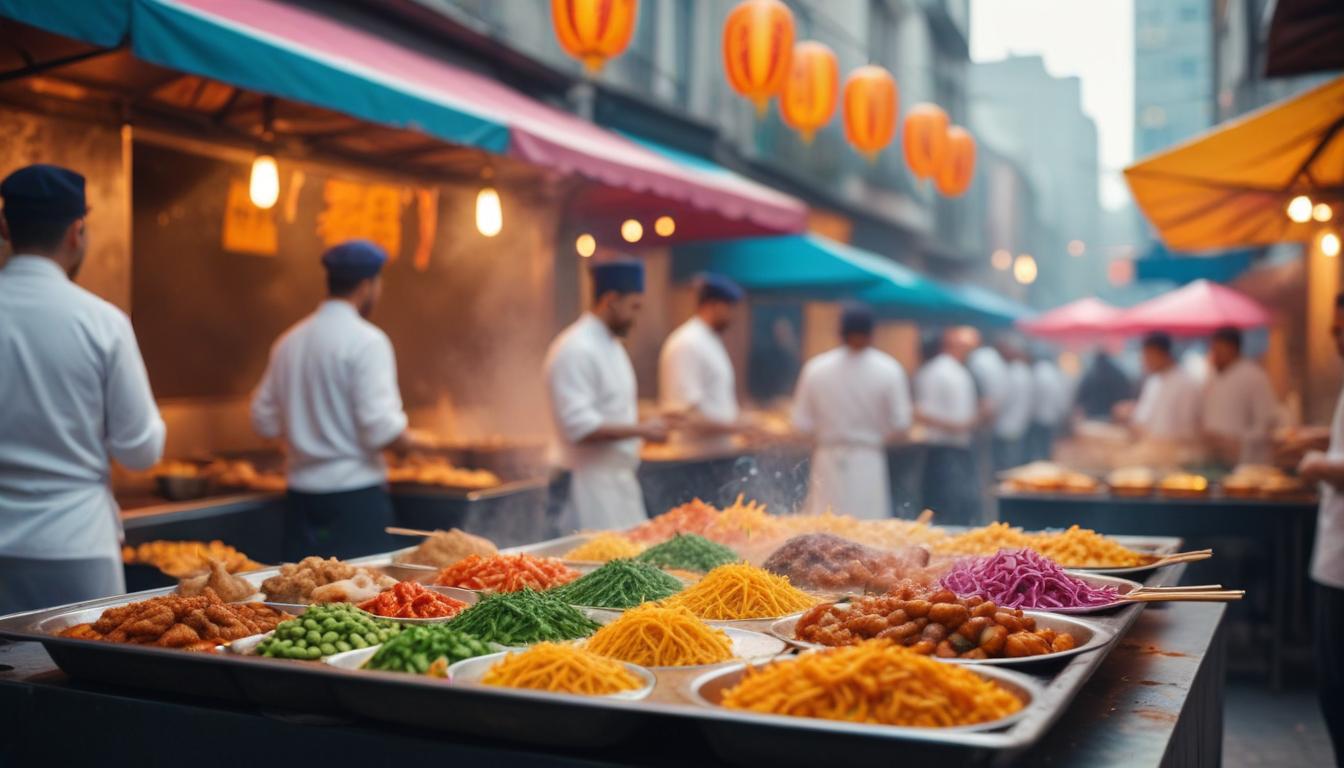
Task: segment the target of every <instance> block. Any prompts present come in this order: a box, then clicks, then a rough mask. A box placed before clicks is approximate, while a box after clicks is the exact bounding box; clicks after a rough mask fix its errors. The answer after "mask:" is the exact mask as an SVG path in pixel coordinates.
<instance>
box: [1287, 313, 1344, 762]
mask: <svg viewBox="0 0 1344 768" xmlns="http://www.w3.org/2000/svg"><path fill="white" fill-rule="evenodd" d="M1331 333H1332V335H1333V336H1334V339H1335V351H1336V352H1338V353H1339V355H1340V356H1341V357H1344V294H1340V295H1339V296H1337V297H1336V298H1335V314H1334V320H1333V325H1332V326H1331ZM1297 472H1298V475H1299V476H1300V477H1301V478H1302V479H1303V480H1304V481H1306V482H1316V483H1320V489H1321V502H1320V510H1319V511H1318V513H1317V518H1316V543H1315V547H1314V551H1313V552H1312V555H1311V578H1312V580H1313V581H1315V582H1316V620H1315V621H1314V622H1313V632H1314V634H1315V641H1316V642H1315V646H1316V653H1315V656H1316V665H1315V672H1316V677H1317V681H1318V683H1317V685H1318V691H1319V695H1320V703H1321V714H1322V715H1324V716H1325V725H1326V729H1327V730H1329V732H1330V741H1331V742H1333V743H1334V747H1335V752H1336V754H1341V753H1344V656H1341V655H1340V653H1339V649H1340V646H1341V644H1344V393H1341V394H1340V397H1339V401H1338V403H1337V404H1336V405H1335V414H1334V418H1333V419H1332V420H1331V424H1330V442H1329V447H1328V448H1327V450H1326V451H1325V452H1321V451H1311V452H1309V453H1307V454H1306V455H1305V456H1303V457H1302V461H1301V463H1300V464H1298V467H1297Z"/></svg>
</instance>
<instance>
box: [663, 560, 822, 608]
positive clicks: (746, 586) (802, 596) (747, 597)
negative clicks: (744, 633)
mask: <svg viewBox="0 0 1344 768" xmlns="http://www.w3.org/2000/svg"><path fill="white" fill-rule="evenodd" d="M819 602H821V600H820V599H818V598H815V597H813V596H811V595H809V594H807V593H806V592H803V591H802V590H800V589H798V588H797V587H795V586H793V585H792V584H790V583H789V580H788V578H787V577H784V576H777V575H775V574H773V573H770V572H769V571H767V570H765V569H763V568H757V567H756V566H754V565H748V564H746V563H733V564H730V565H721V566H719V567H718V568H715V569H714V570H712V571H710V572H709V573H707V574H705V577H704V578H703V579H701V580H700V581H699V582H698V583H696V584H694V585H693V586H690V587H687V588H686V589H685V590H684V591H683V592H681V593H680V594H678V595H676V596H675V597H671V598H668V599H667V601H666V602H665V604H666V605H671V606H681V607H684V608H686V609H687V610H689V611H690V612H691V613H693V614H695V615H696V616H699V617H700V618H702V619H710V620H718V621H731V620H734V619H768V618H774V617H777V616H786V615H788V614H790V613H796V612H798V611H801V610H803V609H805V608H811V607H812V606H813V605H816V604H817V603H819Z"/></svg>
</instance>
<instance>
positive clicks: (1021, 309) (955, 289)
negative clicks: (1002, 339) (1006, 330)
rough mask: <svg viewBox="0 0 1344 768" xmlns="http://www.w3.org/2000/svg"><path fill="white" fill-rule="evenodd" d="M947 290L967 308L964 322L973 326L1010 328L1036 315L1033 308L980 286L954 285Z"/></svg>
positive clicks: (968, 284) (949, 285)
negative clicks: (1019, 321)
mask: <svg viewBox="0 0 1344 768" xmlns="http://www.w3.org/2000/svg"><path fill="white" fill-rule="evenodd" d="M947 290H948V291H949V292H950V293H951V294H952V296H953V297H954V298H955V299H956V300H957V301H959V302H961V304H962V305H963V306H964V307H965V312H966V317H965V319H964V322H967V323H970V324H972V325H986V326H1009V325H1012V324H1013V323H1015V322H1017V321H1018V320H1025V319H1026V318H1028V317H1031V316H1032V315H1034V314H1036V312H1035V310H1033V309H1032V308H1031V307H1028V306H1026V305H1025V304H1019V303H1018V302H1016V301H1013V300H1011V299H1007V298H1004V297H1003V296H1000V295H999V294H997V293H994V292H993V291H991V290H988V289H986V288H981V287H980V286H978V285H971V284H970V283H959V284H958V283H953V284H948V285H947Z"/></svg>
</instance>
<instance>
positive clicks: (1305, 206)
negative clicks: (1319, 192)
mask: <svg viewBox="0 0 1344 768" xmlns="http://www.w3.org/2000/svg"><path fill="white" fill-rule="evenodd" d="M1288 218H1290V219H1292V220H1293V221H1295V222H1297V223H1298V224H1305V223H1307V222H1308V221H1311V198H1310V197H1307V196H1306V195H1298V196H1297V197H1294V198H1293V199H1292V200H1291V201H1290V202H1289V203H1288Z"/></svg>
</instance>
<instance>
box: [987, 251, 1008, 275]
mask: <svg viewBox="0 0 1344 768" xmlns="http://www.w3.org/2000/svg"><path fill="white" fill-rule="evenodd" d="M989 263H990V264H991V265H993V267H994V268H995V269H997V270H999V271H1000V272H1005V271H1007V270H1009V269H1012V267H1013V254H1012V252H1011V251H1009V250H1008V249H1007V248H1000V249H999V250H997V251H995V252H994V253H993V254H991V255H990V257H989Z"/></svg>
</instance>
